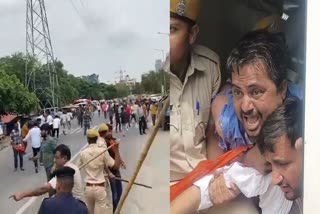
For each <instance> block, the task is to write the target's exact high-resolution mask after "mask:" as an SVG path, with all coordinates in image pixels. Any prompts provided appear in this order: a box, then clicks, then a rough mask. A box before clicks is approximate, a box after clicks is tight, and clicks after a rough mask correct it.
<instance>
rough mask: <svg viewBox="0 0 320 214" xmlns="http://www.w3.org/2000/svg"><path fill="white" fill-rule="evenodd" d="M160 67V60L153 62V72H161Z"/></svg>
mask: <svg viewBox="0 0 320 214" xmlns="http://www.w3.org/2000/svg"><path fill="white" fill-rule="evenodd" d="M161 66H162V60H161V59H157V60H156V62H155V71H156V72H159V71H160V70H161Z"/></svg>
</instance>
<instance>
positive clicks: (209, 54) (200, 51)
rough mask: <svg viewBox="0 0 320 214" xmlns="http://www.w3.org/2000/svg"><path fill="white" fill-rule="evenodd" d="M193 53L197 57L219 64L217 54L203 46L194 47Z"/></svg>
mask: <svg viewBox="0 0 320 214" xmlns="http://www.w3.org/2000/svg"><path fill="white" fill-rule="evenodd" d="M193 52H194V53H195V54H197V55H199V56H202V57H205V58H207V59H210V60H211V61H213V62H215V63H217V64H219V61H220V59H219V56H218V54H217V53H215V52H214V51H213V50H211V49H209V48H207V47H205V46H202V45H194V46H193Z"/></svg>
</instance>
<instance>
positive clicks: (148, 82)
mask: <svg viewBox="0 0 320 214" xmlns="http://www.w3.org/2000/svg"><path fill="white" fill-rule="evenodd" d="M162 78H163V77H162V76H161V73H160V72H155V71H149V72H148V73H147V74H143V75H142V76H141V85H142V87H143V89H144V91H145V92H146V93H151V94H157V93H161V85H162Z"/></svg>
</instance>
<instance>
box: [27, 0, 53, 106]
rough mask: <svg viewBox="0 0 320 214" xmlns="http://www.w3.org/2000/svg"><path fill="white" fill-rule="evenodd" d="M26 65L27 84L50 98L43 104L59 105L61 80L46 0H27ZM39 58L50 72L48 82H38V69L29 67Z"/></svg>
mask: <svg viewBox="0 0 320 214" xmlns="http://www.w3.org/2000/svg"><path fill="white" fill-rule="evenodd" d="M26 3H27V5H26V65H25V86H26V87H27V88H30V89H31V90H32V91H33V92H34V93H36V94H38V95H42V94H45V95H46V97H48V99H47V100H46V101H45V103H42V105H43V106H45V105H47V104H48V105H50V106H51V107H57V106H58V105H59V97H58V96H57V94H58V93H57V90H58V88H59V82H58V78H57V74H56V70H55V65H54V62H55V58H54V55H53V49H52V42H51V37H50V31H49V24H48V19H47V12H46V8H45V3H44V0H26ZM33 59H37V60H39V62H41V63H42V64H43V65H44V69H45V72H47V73H48V77H49V78H48V81H49V82H48V84H45V85H43V86H42V87H40V86H39V85H37V84H36V78H37V71H35V70H34V69H32V68H29V67H28V65H29V63H30V62H31V60H33Z"/></svg>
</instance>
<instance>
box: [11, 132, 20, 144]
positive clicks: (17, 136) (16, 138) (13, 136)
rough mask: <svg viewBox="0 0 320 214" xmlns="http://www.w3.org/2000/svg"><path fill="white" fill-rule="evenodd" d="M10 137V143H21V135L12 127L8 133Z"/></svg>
mask: <svg viewBox="0 0 320 214" xmlns="http://www.w3.org/2000/svg"><path fill="white" fill-rule="evenodd" d="M10 137H11V141H12V144H14V145H19V144H21V136H20V133H19V131H16V130H15V129H13V130H12V131H11V133H10Z"/></svg>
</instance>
